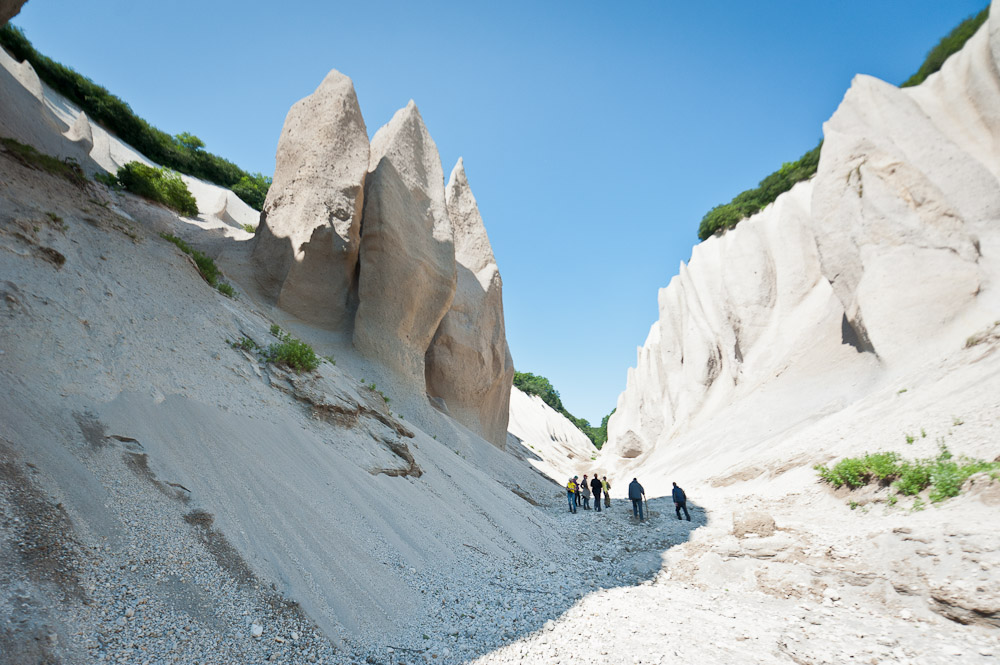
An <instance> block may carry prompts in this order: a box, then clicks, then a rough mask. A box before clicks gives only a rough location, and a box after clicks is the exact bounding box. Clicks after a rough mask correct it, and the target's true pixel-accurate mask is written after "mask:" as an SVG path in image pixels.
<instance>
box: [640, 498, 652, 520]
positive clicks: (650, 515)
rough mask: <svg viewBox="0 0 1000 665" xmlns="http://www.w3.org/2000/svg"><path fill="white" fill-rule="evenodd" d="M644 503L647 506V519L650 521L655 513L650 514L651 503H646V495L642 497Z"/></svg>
mask: <svg viewBox="0 0 1000 665" xmlns="http://www.w3.org/2000/svg"><path fill="white" fill-rule="evenodd" d="M642 502H643V503H644V504H646V519H647V520H648V519H649V518H650V517H652V516H653V513H651V512H649V502H648V501H646V495H645V494H643V495H642Z"/></svg>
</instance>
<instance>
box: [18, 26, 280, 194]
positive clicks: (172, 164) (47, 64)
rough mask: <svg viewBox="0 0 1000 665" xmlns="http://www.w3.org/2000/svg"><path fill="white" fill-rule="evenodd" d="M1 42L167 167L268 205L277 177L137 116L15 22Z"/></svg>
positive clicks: (101, 121) (103, 123)
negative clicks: (33, 41)
mask: <svg viewBox="0 0 1000 665" xmlns="http://www.w3.org/2000/svg"><path fill="white" fill-rule="evenodd" d="M0 46H3V47H4V48H5V49H7V51H9V52H10V53H11V55H13V56H14V57H15V58H17V59H18V60H27V61H28V62H30V63H31V66H32V67H34V69H35V72H37V73H38V76H39V78H41V79H42V80H43V81H45V82H46V83H47V84H48V85H50V86H51V87H52V88H53V89H54V90H55V91H56V92H58V93H59V94H61V95H62V96H64V97H66V98H67V99H68V100H70V101H71V102H73V103H74V104H76V105H77V106H79V107H80V108H81V109H83V110H84V111H85V112H86V113H87V115H88V116H89V117H90V118H91V120H93V121H95V122H97V123H98V124H100V125H101V126H102V127H104V128H105V129H106V130H108V131H109V132H111V133H112V134H114V135H115V136H117V137H118V138H120V139H121V140H122V141H125V142H126V143H128V144H129V145H131V146H132V147H133V148H135V149H136V150H138V151H139V152H141V153H142V154H143V155H145V156H146V157H148V158H149V159H151V160H153V161H154V162H157V163H159V164H160V165H162V166H166V167H168V168H171V169H174V170H176V171H180V172H181V173H186V174H187V175H190V176H194V177H195V178H201V179H202V180H207V181H209V182H213V183H215V184H216V185H220V186H222V187H226V188H229V189H231V190H233V193H235V194H236V195H237V196H238V197H240V198H241V199H243V200H244V201H246V202H247V204H248V205H250V206H251V207H253V208H254V209H255V210H260V209H261V208H263V207H264V197H265V196H266V195H267V190H268V187H270V186H271V178H269V177H267V176H264V175H262V174H260V173H253V174H251V173H247V172H246V171H244V170H243V169H241V168H240V167H238V166H236V164H233V163H232V162H230V161H229V160H226V159H223V158H222V157H219V156H218V155H213V154H212V153H210V152H205V150H204V149H203V148H204V147H205V144H204V143H203V142H202V140H201V139H199V138H198V137H197V136H194V135H192V134H188V133H187V132H184V133H181V134H178V135H177V136H171V135H170V134H167V133H166V132H164V131H161V130H159V129H157V128H156V127H153V126H152V125H150V124H149V123H148V122H146V121H145V120H143V119H142V118H140V117H139V116H137V115H136V114H135V113H134V112H133V111H132V109H131V107H129V105H128V104H126V103H125V102H124V101H122V100H121V99H119V98H118V97H116V96H115V95H112V94H111V93H110V92H108V91H107V89H105V88H103V87H102V86H99V85H97V84H96V83H94V82H93V81H91V80H90V79H88V78H87V77H85V76H83V75H82V74H79V73H77V72H76V71H74V70H73V69H71V68H69V67H66V66H65V65H62V64H60V63H58V62H56V61H54V60H52V59H51V58H49V57H47V56H44V55H42V54H41V53H39V52H38V51H36V50H35V48H34V47H33V46H32V45H31V42H29V41H28V39H27V37H25V36H24V31H23V30H21V29H20V28H17V27H14V26H13V25H11V24H10V23H8V24H6V25H4V26H3V27H2V28H0Z"/></svg>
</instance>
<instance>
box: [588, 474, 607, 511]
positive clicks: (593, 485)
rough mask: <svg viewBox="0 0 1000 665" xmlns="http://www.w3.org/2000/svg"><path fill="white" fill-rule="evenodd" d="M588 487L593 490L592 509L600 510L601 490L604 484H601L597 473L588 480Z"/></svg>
mask: <svg viewBox="0 0 1000 665" xmlns="http://www.w3.org/2000/svg"><path fill="white" fill-rule="evenodd" d="M590 489H591V490H592V491H593V492H594V510H596V511H597V512H601V490H602V489H604V485H603V484H601V479H600V478H598V477H597V474H594V477H593V479H592V480H591V481H590Z"/></svg>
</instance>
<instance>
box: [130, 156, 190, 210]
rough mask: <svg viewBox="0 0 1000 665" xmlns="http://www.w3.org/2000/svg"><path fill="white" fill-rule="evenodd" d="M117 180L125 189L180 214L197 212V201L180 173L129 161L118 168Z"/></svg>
mask: <svg viewBox="0 0 1000 665" xmlns="http://www.w3.org/2000/svg"><path fill="white" fill-rule="evenodd" d="M118 182H119V183H120V184H121V186H122V188H124V189H125V190H126V191H129V192H132V193H133V194H138V195H139V196H143V197H145V198H147V199H150V200H152V201H158V202H160V203H162V204H164V205H165V206H168V207H170V208H173V209H174V210H176V211H177V212H179V213H181V214H182V215H187V216H188V217H194V216H195V215H197V214H198V202H197V201H195V199H194V196H193V195H192V194H191V191H190V190H189V189H188V188H187V185H186V184H184V181H183V180H182V179H181V177H180V175H178V174H177V173H175V172H173V171H170V170H168V169H164V168H156V167H155V166H147V165H146V164H143V163H142V162H129V163H128V164H125V165H124V166H121V167H119V168H118Z"/></svg>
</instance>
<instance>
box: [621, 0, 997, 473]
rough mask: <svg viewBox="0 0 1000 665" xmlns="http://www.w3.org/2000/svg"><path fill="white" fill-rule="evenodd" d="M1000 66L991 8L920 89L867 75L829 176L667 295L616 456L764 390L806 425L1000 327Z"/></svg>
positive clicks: (839, 127)
mask: <svg viewBox="0 0 1000 665" xmlns="http://www.w3.org/2000/svg"><path fill="white" fill-rule="evenodd" d="M998 62H1000V16H997V12H992V13H991V18H990V19H989V20H988V22H987V23H986V24H985V25H984V26H983V27H982V28H981V29H980V30H979V32H978V33H977V34H976V35H975V36H974V37H973V38H972V39H970V40H969V41H968V42H967V43H966V45H965V47H964V48H963V50H962V51H960V52H959V53H957V54H955V55H953V56H952V57H951V58H949V59H948V61H947V62H946V63H945V65H944V67H943V68H942V69H941V71H940V72H938V73H937V74H934V75H932V76H931V77H929V78H928V79H927V80H926V81H925V82H924V83H923V84H921V85H920V86H917V87H914V88H907V89H899V88H897V87H895V86H893V85H890V84H887V83H884V82H882V81H879V80H877V79H874V78H871V77H868V76H858V77H856V78H855V80H854V82H853V83H852V85H851V88H850V89H849V90H848V92H847V94H846V95H845V96H844V99H843V101H842V103H841V104H840V107H839V108H838V109H837V111H836V112H835V113H834V115H833V116H832V117H831V118H830V120H829V121H828V122H827V123H825V125H824V143H823V148H822V154H821V158H820V163H819V169H818V172H817V174H816V176H815V177H814V178H813V179H812V180H811V181H809V182H805V183H800V184H798V185H796V186H795V187H794V188H793V189H792V190H791V191H789V192H787V193H785V194H783V195H782V196H781V197H779V198H778V200H777V201H776V202H775V203H774V204H772V205H771V206H768V207H767V208H766V209H764V210H763V211H761V212H760V213H758V214H757V215H754V216H753V217H752V218H750V219H749V220H745V221H743V222H742V223H741V224H740V225H739V226H738V227H737V228H735V229H734V230H731V231H729V232H728V233H726V234H725V235H722V236H719V237H713V238H710V239H708V240H706V241H705V242H703V243H702V244H700V245H698V246H697V247H695V249H694V251H693V253H692V257H691V260H690V262H689V263H688V264H687V265H684V264H682V265H681V267H680V271H679V274H678V275H677V276H676V277H674V278H673V279H672V280H671V282H670V284H669V285H668V286H667V287H666V288H664V289H661V291H660V294H659V312H660V315H659V320H658V321H657V322H656V323H654V324H653V326H652V328H651V329H650V333H649V336H648V338H647V340H646V342H645V344H644V345H643V346H642V347H641V348H640V349H639V351H638V358H637V363H636V366H635V367H634V368H632V369H630V370H629V371H628V378H627V385H626V389H625V391H624V392H623V393H622V394H621V396H620V397H619V400H618V405H617V411H616V413H615V414H614V416H612V418H611V420H610V422H609V425H608V434H609V441H608V443H607V444H606V445H605V447H604V449H603V451H602V452H603V454H605V455H612V456H614V457H615V458H617V459H620V460H621V459H624V460H635V461H634V462H629V463H630V464H639V463H641V462H642V461H643V460H644V459H648V458H649V456H650V455H652V454H654V452H655V451H657V450H659V451H660V452H664V451H666V450H668V449H670V445H671V440H672V439H677V437H678V436H679V435H680V434H681V433H683V432H691V431H693V430H695V429H697V428H698V427H699V426H701V425H704V424H706V423H709V422H711V421H713V420H715V421H719V419H725V418H726V417H727V414H728V413H730V412H731V411H732V409H733V405H734V404H737V403H738V402H739V400H741V399H743V398H744V397H747V396H749V395H751V394H753V393H755V392H757V393H760V392H761V391H771V392H772V393H779V392H780V390H784V391H785V392H786V393H787V395H788V399H786V400H785V402H786V403H788V404H789V405H797V406H796V407H795V408H792V407H791V406H790V407H789V410H788V413H789V417H793V418H805V417H809V416H811V415H812V414H814V413H816V412H817V411H816V409H820V408H824V407H823V404H824V399H826V397H829V395H826V394H825V393H824V391H826V390H828V387H829V386H830V385H833V384H835V383H837V384H838V385H841V386H848V384H850V383H851V381H852V380H853V381H854V384H858V385H860V383H861V382H862V381H861V379H859V378H858V377H860V376H862V374H863V373H864V372H867V371H870V370H871V369H872V367H875V368H876V369H877V371H879V372H883V373H885V372H890V371H895V370H898V369H900V368H904V367H907V366H909V365H910V364H912V363H921V362H926V361H927V360H928V359H929V358H933V357H936V356H937V355H939V354H942V353H945V352H947V351H949V350H952V349H955V348H960V347H961V345H962V344H963V343H964V339H965V338H966V337H967V336H968V335H969V334H971V333H972V332H974V331H976V330H978V329H980V328H982V326H984V325H986V324H987V323H988V322H990V321H992V320H993V319H995V318H996V312H997V311H1000V297H998V293H997V292H998V289H997V287H996V285H997V283H998V279H997V278H998V277H1000V275H998V272H1000V261H998V260H997V256H998V255H1000V234H998V229H1000V182H998V180H1000V77H998V71H1000V69H998ZM852 353H853V354H854V355H853V356H852V355H851V354H852ZM852 367H856V368H857V369H856V371H855V370H853V369H852ZM838 372H840V373H841V375H842V377H841V378H842V379H843V380H841V379H837V380H836V381H835V380H833V379H832V378H830V377H833V376H834V374H836V373H838ZM851 372H855V373H854V375H853V376H854V379H851V378H850V377H851ZM790 374H795V375H796V376H797V378H794V379H792V378H789V375H790ZM824 376H826V377H827V380H826V381H824V380H822V377H824ZM793 381H797V382H798V386H799V387H798V389H796V388H795V387H794V386H793V385H792V383H793ZM806 382H810V383H809V384H808V385H806ZM779 387H782V388H780V390H779ZM854 389H855V390H857V389H858V388H857V387H855V388H854ZM844 390H845V391H846V390H847V388H844ZM844 394H846V392H845V393H844ZM825 395H826V396H825ZM842 398H843V395H841V396H840V397H838V398H837V399H842ZM830 399H832V398H830ZM827 401H829V400H827ZM776 403H778V404H780V403H781V402H780V401H779V402H776ZM746 426H749V425H746ZM760 426H761V427H766V426H774V424H773V423H771V424H770V425H767V424H761V425H760ZM695 438H696V437H695ZM688 439H689V440H690V439H691V437H688ZM698 443H699V445H700V446H708V447H709V448H705V447H702V448H701V449H700V453H699V454H705V452H706V451H707V450H709V449H711V448H713V447H724V446H727V445H738V444H737V443H735V442H734V441H732V440H730V441H711V442H698ZM670 454H683V451H673V452H672V453H670ZM686 454H695V451H687V453H686Z"/></svg>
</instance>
